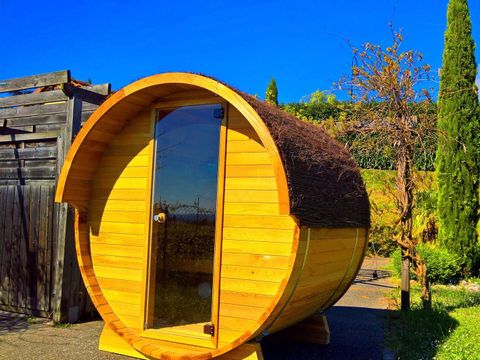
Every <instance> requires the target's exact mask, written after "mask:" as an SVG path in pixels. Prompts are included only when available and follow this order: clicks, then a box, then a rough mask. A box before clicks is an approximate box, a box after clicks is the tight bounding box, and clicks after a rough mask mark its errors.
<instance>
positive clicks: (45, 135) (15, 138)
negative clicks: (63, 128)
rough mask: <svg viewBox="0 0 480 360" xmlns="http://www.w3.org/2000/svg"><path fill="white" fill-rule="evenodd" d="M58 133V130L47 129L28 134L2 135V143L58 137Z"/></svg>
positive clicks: (0, 136)
mask: <svg viewBox="0 0 480 360" xmlns="http://www.w3.org/2000/svg"><path fill="white" fill-rule="evenodd" d="M58 134H59V133H58V131H47V132H37V133H26V134H10V135H0V143H8V142H19V141H32V140H37V141H40V140H48V139H56V138H57V136H58Z"/></svg>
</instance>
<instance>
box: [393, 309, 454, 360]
mask: <svg viewBox="0 0 480 360" xmlns="http://www.w3.org/2000/svg"><path fill="white" fill-rule="evenodd" d="M458 325H459V324H458V321H457V320H455V319H454V318H452V317H451V316H450V315H449V314H448V312H447V311H446V310H444V309H431V310H424V309H414V310H410V311H400V310H396V311H393V312H392V314H390V317H389V323H388V327H389V329H388V332H387V333H388V335H387V337H386V338H387V341H386V343H387V345H388V346H389V347H390V348H391V349H392V350H393V351H394V352H395V353H396V354H397V356H398V357H399V358H401V359H433V358H435V354H436V353H437V350H438V348H439V347H440V346H441V345H442V344H443V342H444V341H445V340H446V339H447V338H448V337H449V336H450V333H451V332H452V331H454V330H455V328H457V327H458Z"/></svg>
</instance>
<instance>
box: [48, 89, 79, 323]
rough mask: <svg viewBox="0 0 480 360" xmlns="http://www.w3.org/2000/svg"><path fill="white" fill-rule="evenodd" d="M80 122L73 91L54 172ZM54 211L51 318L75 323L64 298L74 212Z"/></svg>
mask: <svg viewBox="0 0 480 360" xmlns="http://www.w3.org/2000/svg"><path fill="white" fill-rule="evenodd" d="M81 121H82V101H81V100H80V99H79V98H78V97H77V96H75V94H73V96H72V97H71V98H70V99H69V100H68V102H67V118H66V124H65V128H64V129H63V131H62V132H61V134H60V136H59V138H58V143H57V149H58V153H57V166H58V168H57V171H58V173H57V175H58V174H59V173H60V170H61V168H62V166H63V162H64V161H65V156H66V154H67V152H68V149H69V148H70V146H71V144H72V140H73V138H74V137H75V135H76V134H77V132H78V131H79V130H80V126H81ZM57 211H58V212H57V219H58V220H57V224H58V226H57V233H56V236H57V246H56V249H55V258H54V268H55V274H54V283H53V292H54V294H55V297H54V298H53V300H52V310H53V320H54V321H55V322H65V321H69V322H76V321H77V320H78V315H79V313H78V311H75V313H73V312H70V309H69V305H70V299H68V298H67V294H68V295H70V292H71V286H72V284H71V281H72V276H74V275H75V274H72V272H73V270H72V264H76V261H75V251H74V243H75V237H74V213H73V209H72V208H69V206H68V204H66V203H63V204H58V205H57ZM75 266H77V265H75ZM77 267H78V266H77ZM72 300H73V299H72ZM77 310H78V309H77Z"/></svg>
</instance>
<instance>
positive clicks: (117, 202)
mask: <svg viewBox="0 0 480 360" xmlns="http://www.w3.org/2000/svg"><path fill="white" fill-rule="evenodd" d="M172 79H176V80H175V81H176V83H175V84H168V81H173V80H172ZM212 81H213V80H211V79H208V80H206V79H205V78H203V77H200V79H199V78H198V76H194V75H191V74H181V75H178V74H177V75H175V74H166V75H165V76H160V77H157V78H155V77H154V78H147V79H144V80H141V81H139V82H138V83H135V86H130V87H127V88H125V89H123V90H121V91H120V92H118V93H117V94H118V95H117V94H115V95H114V96H112V98H111V99H110V100H107V103H108V102H109V101H110V102H109V103H108V104H107V105H105V106H103V107H101V108H100V109H99V111H97V112H96V113H95V114H94V115H93V116H92V118H91V119H90V120H89V122H87V124H86V126H85V127H84V129H83V130H82V132H81V133H80V134H79V135H78V137H77V139H76V141H75V143H74V144H73V145H72V149H71V151H70V152H69V155H68V156H67V161H68V164H67V165H66V167H65V169H64V171H63V172H62V175H61V177H60V185H59V190H58V192H57V200H66V201H70V202H71V203H72V204H73V205H76V206H77V207H78V208H79V209H80V210H81V211H82V212H81V213H79V214H78V216H77V234H76V235H77V252H78V257H79V263H80V267H81V272H82V276H83V278H84V281H85V283H86V285H87V289H88V291H89V294H90V295H91V296H92V298H93V301H94V303H95V305H96V307H97V309H98V311H99V312H100V313H101V314H102V317H103V318H104V320H105V322H106V328H105V330H104V332H103V334H102V338H101V341H100V346H101V348H102V349H105V350H108V351H114V352H119V353H124V354H129V355H130V356H137V357H140V358H141V357H142V356H145V357H151V358H162V359H176V358H181V357H183V358H189V359H204V358H205V359H206V358H210V357H218V356H220V355H222V354H225V355H223V356H229V354H230V355H232V356H233V354H234V353H233V352H231V351H232V350H235V351H236V354H237V355H235V356H237V357H236V358H238V359H240V358H242V357H238V356H244V357H245V356H247V355H246V354H244V353H243V352H242V351H243V350H241V349H245V346H244V345H242V344H244V343H245V342H246V341H248V340H250V339H252V338H254V337H255V336H257V335H263V334H264V332H268V333H270V332H274V331H277V330H279V329H283V328H285V327H287V326H289V325H291V324H294V323H296V322H299V321H301V320H302V319H304V318H306V317H308V316H309V315H311V314H312V313H313V312H315V311H316V310H317V309H319V308H326V307H327V306H330V304H331V303H332V302H334V301H336V300H337V299H338V297H339V296H340V295H341V294H342V292H343V291H344V289H345V288H346V287H347V286H348V285H349V284H350V283H351V281H352V279H353V277H354V275H355V272H356V269H357V268H358V263H359V262H360V261H361V258H362V257H363V254H364V249H365V237H366V231H365V230H364V229H358V230H357V229H306V228H301V229H300V228H298V226H297V224H296V223H295V220H294V219H293V218H292V217H290V216H289V215H288V209H289V204H288V189H287V188H286V181H285V177H284V175H285V174H284V172H283V168H282V166H281V161H280V159H279V158H278V152H276V148H272V146H273V147H275V145H274V143H273V140H272V139H271V138H270V136H269V134H268V133H265V131H266V128H265V126H264V124H263V123H259V118H258V115H255V114H254V113H252V111H253V109H251V108H250V107H249V106H246V105H245V104H244V103H242V102H241V101H240V100H239V99H238V98H237V97H236V94H235V93H231V92H230V91H231V90H230V89H228V88H225V87H224V86H223V85H221V84H218V83H216V82H214V83H212ZM160 85H161V86H160ZM214 85H215V86H214ZM195 86H201V87H203V88H205V89H208V90H210V91H212V92H214V93H216V94H220V95H221V96H222V97H223V98H224V99H226V100H227V101H229V102H230V104H229V106H228V126H227V128H226V130H225V136H226V139H227V142H226V148H224V149H222V148H221V151H224V152H225V162H224V165H225V177H224V181H219V186H220V187H221V189H220V190H219V191H221V192H222V194H223V203H222V204H221V207H222V209H221V210H222V211H221V214H220V215H221V216H222V218H221V222H222V225H221V226H220V227H219V228H218V229H217V239H220V238H221V239H220V245H221V247H219V246H217V251H218V252H219V254H217V257H216V259H217V260H216V262H215V279H218V280H215V281H218V285H217V287H219V289H220V290H219V293H218V296H216V297H214V301H215V303H217V302H218V312H217V311H214V317H215V320H214V321H217V313H218V323H217V327H216V332H217V334H218V338H217V339H216V340H218V343H217V344H216V345H217V348H214V349H208V348H206V347H202V346H201V345H202V343H201V341H200V342H198V341H194V340H193V336H189V335H188V333H185V335H184V336H182V335H181V333H180V332H177V331H174V330H172V333H171V336H170V337H165V336H164V334H163V335H162V336H161V338H155V334H154V333H149V334H148V337H142V332H143V328H144V322H145V316H146V314H145V309H146V308H148V306H146V303H147V302H148V296H146V294H147V281H148V270H147V269H148V264H147V263H148V260H149V237H150V235H149V234H150V230H149V222H150V216H151V214H150V213H149V209H150V208H151V204H150V201H151V200H150V198H151V176H152V173H151V171H152V170H151V169H152V156H153V151H152V149H153V141H152V138H153V135H152V128H151V123H152V121H151V120H152V118H151V112H150V110H151V108H152V103H154V104H155V105H154V106H160V105H159V100H158V98H160V99H161V98H166V99H168V100H169V101H171V102H172V101H173V102H174V103H178V102H179V101H181V96H180V95H177V96H172V95H168V94H169V93H171V94H174V93H178V94H180V92H182V94H183V95H185V96H189V97H191V98H192V99H193V98H194V96H195V93H194V91H193V90H192V89H194V87H195ZM149 87H151V88H150V89H149ZM147 90H148V91H147ZM204 95H205V94H204V93H203V94H202V96H204ZM179 96H180V97H179ZM195 103H196V102H195ZM89 145H91V146H89ZM87 146H88V147H87ZM219 165H220V167H223V164H222V163H220V164H219ZM92 168H93V169H95V170H94V171H92V170H91V169H92ZM73 174H75V175H78V177H77V176H76V177H75V178H74V177H73ZM220 201H221V200H220ZM217 207H219V206H217ZM286 209H287V210H286ZM184 330H185V331H187V330H188V329H186V328H185V329H183V328H182V331H184ZM189 338H190V339H191V340H190V342H189ZM119 340H121V341H119ZM167 340H169V341H167ZM125 344H127V345H125ZM199 345H200V346H199ZM237 350H238V351H237ZM140 353H141V354H143V355H139V354H140ZM238 354H243V355H238ZM250 355H251V354H250ZM255 356H257V355H255ZM258 356H260V355H258ZM228 358H229V357H226V359H228ZM232 359H233V357H232Z"/></svg>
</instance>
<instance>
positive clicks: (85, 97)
mask: <svg viewBox="0 0 480 360" xmlns="http://www.w3.org/2000/svg"><path fill="white" fill-rule="evenodd" d="M90 89H92V88H90ZM62 91H63V92H64V93H65V94H66V95H67V96H68V97H75V98H76V99H78V100H81V101H85V102H88V103H90V104H95V105H100V104H101V103H103V102H104V101H105V98H106V95H101V94H99V93H96V92H94V91H91V90H89V89H87V88H79V87H75V86H73V85H71V84H63V85H62Z"/></svg>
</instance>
